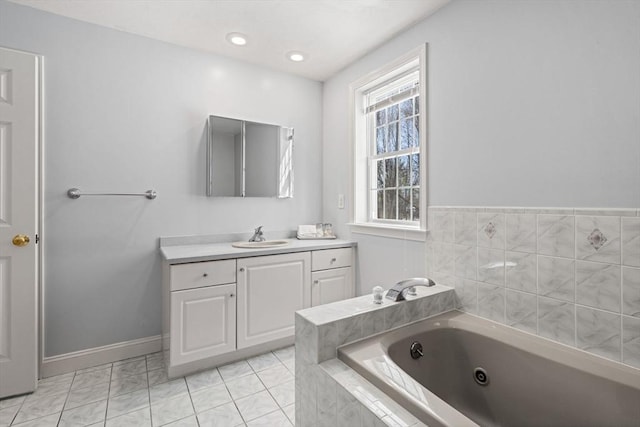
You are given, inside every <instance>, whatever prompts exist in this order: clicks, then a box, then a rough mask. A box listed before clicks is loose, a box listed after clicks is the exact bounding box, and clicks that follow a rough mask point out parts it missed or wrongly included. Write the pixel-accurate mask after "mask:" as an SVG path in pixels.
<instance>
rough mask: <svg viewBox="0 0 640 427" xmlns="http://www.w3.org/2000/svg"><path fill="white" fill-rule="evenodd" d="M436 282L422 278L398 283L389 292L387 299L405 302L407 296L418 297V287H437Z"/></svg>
mask: <svg viewBox="0 0 640 427" xmlns="http://www.w3.org/2000/svg"><path fill="white" fill-rule="evenodd" d="M435 284H436V282H434V281H433V280H431V279H425V278H422V277H418V278H414V279H407V280H403V281H401V282H398V283H396V285H395V286H394V287H393V288H391V289H389V290H388V291H387V296H386V297H387V298H388V299H390V300H392V301H404V300H405V298H404V296H405V294H408V295H416V290H415V287H416V286H427V287H430V286H435Z"/></svg>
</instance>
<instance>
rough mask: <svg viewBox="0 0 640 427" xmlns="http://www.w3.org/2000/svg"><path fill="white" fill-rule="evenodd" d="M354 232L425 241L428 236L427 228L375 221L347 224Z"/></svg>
mask: <svg viewBox="0 0 640 427" xmlns="http://www.w3.org/2000/svg"><path fill="white" fill-rule="evenodd" d="M347 225H348V226H349V228H350V229H351V232H352V233H356V234H368V235H371V236H378V237H389V238H392V239H403V240H414V241H416V242H424V241H425V240H426V237H427V232H426V231H425V230H420V229H419V228H415V227H411V228H409V227H400V226H392V225H386V224H385V225H379V224H375V223H364V224H355V223H351V224H347Z"/></svg>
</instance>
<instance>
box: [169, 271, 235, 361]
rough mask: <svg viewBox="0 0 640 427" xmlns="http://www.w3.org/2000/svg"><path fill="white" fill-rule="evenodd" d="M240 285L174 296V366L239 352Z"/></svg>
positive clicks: (176, 293) (172, 294)
mask: <svg viewBox="0 0 640 427" xmlns="http://www.w3.org/2000/svg"><path fill="white" fill-rule="evenodd" d="M235 293H236V285H235V283H234V284H230V285H218V286H207V287H206V288H199V289H189V290H186V291H175V292H171V349H170V353H171V354H170V358H171V365H172V366H174V365H180V364H182V363H188V362H193V361H195V360H200V359H204V358H207V357H212V356H217V355H218V354H223V353H228V352H230V351H234V350H235V349H236V298H235Z"/></svg>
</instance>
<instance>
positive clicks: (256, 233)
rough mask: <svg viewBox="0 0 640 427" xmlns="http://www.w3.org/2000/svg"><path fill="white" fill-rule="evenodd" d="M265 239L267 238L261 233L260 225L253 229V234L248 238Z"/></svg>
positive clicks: (255, 240)
mask: <svg viewBox="0 0 640 427" xmlns="http://www.w3.org/2000/svg"><path fill="white" fill-rule="evenodd" d="M265 240H267V239H265V238H264V236H263V235H262V225H261V226H260V227H258V228H256V229H255V230H254V232H253V236H251V238H250V239H249V241H250V242H264V241H265Z"/></svg>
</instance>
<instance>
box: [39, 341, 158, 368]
mask: <svg viewBox="0 0 640 427" xmlns="http://www.w3.org/2000/svg"><path fill="white" fill-rule="evenodd" d="M161 349H162V336H161V335H156V336H153V337H147V338H139V339H137V340H131V341H125V342H120V343H116V344H109V345H105V346H102V347H94V348H89V349H86V350H80V351H74V352H72V353H66V354H61V355H59V356H52V357H45V358H44V359H43V360H42V368H41V369H40V374H41V377H42V378H47V377H52V376H54V375H60V374H66V373H68V372H73V371H77V370H79V369H85V368H90V367H92V366H98V365H103V364H105V363H110V362H117V361H118V360H123V359H129V358H130V357H136V356H142V355H144V354H149V353H155V352H157V351H160V350H161Z"/></svg>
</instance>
